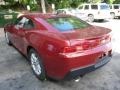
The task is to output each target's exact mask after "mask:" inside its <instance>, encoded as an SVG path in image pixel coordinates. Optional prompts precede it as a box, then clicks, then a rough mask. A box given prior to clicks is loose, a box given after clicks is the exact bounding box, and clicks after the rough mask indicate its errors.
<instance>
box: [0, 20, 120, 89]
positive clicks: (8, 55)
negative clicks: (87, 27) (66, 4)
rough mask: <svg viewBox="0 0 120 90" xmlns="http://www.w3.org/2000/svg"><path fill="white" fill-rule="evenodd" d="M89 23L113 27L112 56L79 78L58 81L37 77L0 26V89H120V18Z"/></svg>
mask: <svg viewBox="0 0 120 90" xmlns="http://www.w3.org/2000/svg"><path fill="white" fill-rule="evenodd" d="M90 24H92V25H97V26H102V27H107V28H110V29H112V33H111V35H112V43H113V57H112V60H111V61H110V62H109V63H108V64H107V65H105V66H104V67H102V68H100V69H98V70H96V71H93V72H91V73H88V74H86V75H85V76H84V77H82V78H78V79H77V80H71V81H58V82H55V81H51V80H46V81H44V82H41V81H40V80H38V79H37V78H36V77H35V76H34V75H33V72H32V70H31V67H30V65H29V62H28V61H27V60H26V59H25V57H24V56H22V55H21V54H20V53H19V52H18V51H17V50H16V49H15V48H14V47H12V46H8V45H7V44H6V42H5V38H4V32H3V28H0V90H120V34H119V33H120V30H119V27H120V26H119V25H120V20H117V19H115V20H112V19H111V20H109V21H108V20H106V21H104V22H93V23H90Z"/></svg>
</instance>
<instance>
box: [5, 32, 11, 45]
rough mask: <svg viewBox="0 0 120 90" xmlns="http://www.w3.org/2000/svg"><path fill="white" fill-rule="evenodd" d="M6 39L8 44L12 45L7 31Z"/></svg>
mask: <svg viewBox="0 0 120 90" xmlns="http://www.w3.org/2000/svg"><path fill="white" fill-rule="evenodd" d="M5 40H6V43H7V44H8V45H12V43H11V41H10V39H9V36H8V33H7V32H5Z"/></svg>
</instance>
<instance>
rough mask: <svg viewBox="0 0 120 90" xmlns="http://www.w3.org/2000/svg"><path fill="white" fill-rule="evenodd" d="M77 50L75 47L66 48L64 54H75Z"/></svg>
mask: <svg viewBox="0 0 120 90" xmlns="http://www.w3.org/2000/svg"><path fill="white" fill-rule="evenodd" d="M75 51H76V48H75V47H64V49H63V53H69V52H75Z"/></svg>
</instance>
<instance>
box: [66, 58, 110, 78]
mask: <svg viewBox="0 0 120 90" xmlns="http://www.w3.org/2000/svg"><path fill="white" fill-rule="evenodd" d="M111 57H112V56H107V57H105V58H103V59H101V60H100V61H104V63H103V64H102V63H100V62H99V63H97V64H95V65H92V66H89V67H86V68H80V69H77V70H74V71H73V70H71V71H70V72H69V73H68V74H67V75H66V76H65V78H64V79H65V80H70V79H74V78H76V77H79V76H80V75H84V74H86V73H89V72H91V71H94V70H96V69H98V68H100V67H102V66H104V65H105V64H107V63H108V62H109V61H110V60H111Z"/></svg>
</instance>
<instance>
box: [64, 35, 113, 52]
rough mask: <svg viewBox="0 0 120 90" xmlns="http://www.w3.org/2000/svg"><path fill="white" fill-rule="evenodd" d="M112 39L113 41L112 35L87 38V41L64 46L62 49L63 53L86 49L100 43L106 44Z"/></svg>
mask: <svg viewBox="0 0 120 90" xmlns="http://www.w3.org/2000/svg"><path fill="white" fill-rule="evenodd" d="M110 41H111V36H110V35H107V36H105V37H103V38H98V39H93V40H85V41H82V42H81V43H80V44H79V45H76V46H68V47H64V48H63V49H62V53H71V52H76V51H84V50H88V49H92V48H94V47H96V46H98V45H101V44H105V43H107V42H110Z"/></svg>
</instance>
